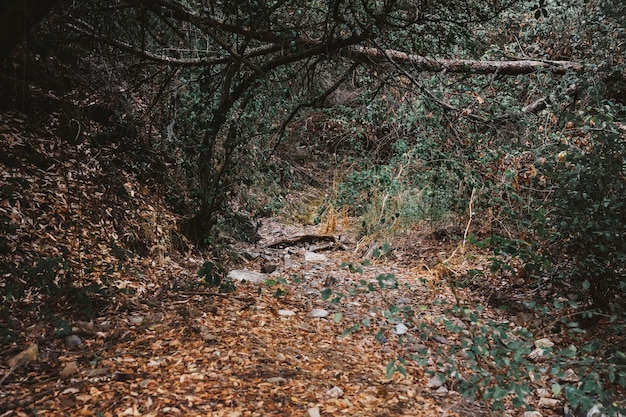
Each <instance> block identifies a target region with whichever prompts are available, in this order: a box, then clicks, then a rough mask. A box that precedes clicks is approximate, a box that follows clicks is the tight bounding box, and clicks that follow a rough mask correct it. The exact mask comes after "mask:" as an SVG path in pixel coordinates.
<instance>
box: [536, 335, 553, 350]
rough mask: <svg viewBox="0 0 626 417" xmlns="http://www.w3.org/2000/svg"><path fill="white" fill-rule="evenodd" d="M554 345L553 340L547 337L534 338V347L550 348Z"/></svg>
mask: <svg viewBox="0 0 626 417" xmlns="http://www.w3.org/2000/svg"><path fill="white" fill-rule="evenodd" d="M553 346H554V342H553V341H551V340H550V339H548V338H547V337H545V338H543V339H537V340H535V347H537V348H551V347H553Z"/></svg>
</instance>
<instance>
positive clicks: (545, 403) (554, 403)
mask: <svg viewBox="0 0 626 417" xmlns="http://www.w3.org/2000/svg"><path fill="white" fill-rule="evenodd" d="M560 404H561V401H559V400H557V399H556V398H546V397H541V398H539V403H538V404H537V406H538V407H539V408H557V407H558V406H559V405H560Z"/></svg>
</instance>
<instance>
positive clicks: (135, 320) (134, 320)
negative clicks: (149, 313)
mask: <svg viewBox="0 0 626 417" xmlns="http://www.w3.org/2000/svg"><path fill="white" fill-rule="evenodd" d="M144 318H145V317H144V316H140V315H134V316H130V317H129V318H128V322H129V323H130V324H132V325H133V326H139V325H140V324H141V323H143V320H144Z"/></svg>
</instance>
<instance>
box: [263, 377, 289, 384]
mask: <svg viewBox="0 0 626 417" xmlns="http://www.w3.org/2000/svg"><path fill="white" fill-rule="evenodd" d="M266 381H267V382H269V383H270V384H275V385H283V384H286V383H287V380H286V379H285V378H283V377H282V376H275V377H273V378H267V379H266Z"/></svg>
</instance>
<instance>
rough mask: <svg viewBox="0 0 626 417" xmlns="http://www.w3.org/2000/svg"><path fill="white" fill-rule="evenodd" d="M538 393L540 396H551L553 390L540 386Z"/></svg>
mask: <svg viewBox="0 0 626 417" xmlns="http://www.w3.org/2000/svg"><path fill="white" fill-rule="evenodd" d="M536 392H537V395H538V396H539V398H550V397H552V391H550V390H549V389H545V388H539V389H537V391H536Z"/></svg>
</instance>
